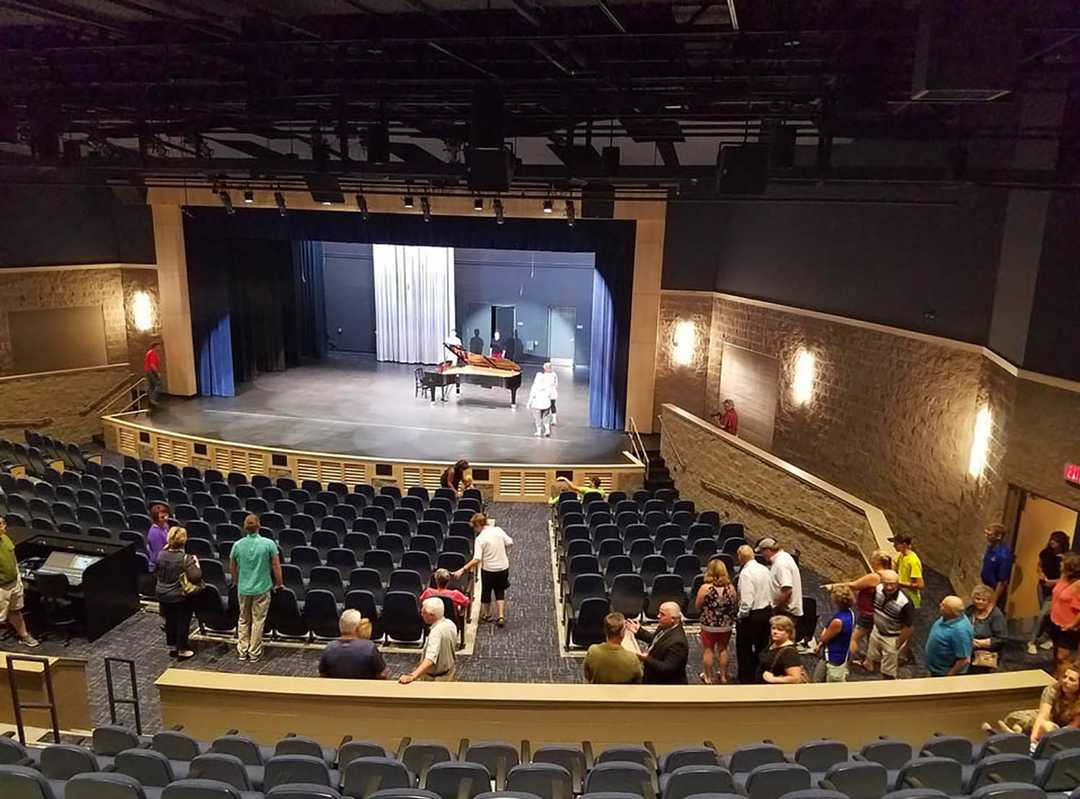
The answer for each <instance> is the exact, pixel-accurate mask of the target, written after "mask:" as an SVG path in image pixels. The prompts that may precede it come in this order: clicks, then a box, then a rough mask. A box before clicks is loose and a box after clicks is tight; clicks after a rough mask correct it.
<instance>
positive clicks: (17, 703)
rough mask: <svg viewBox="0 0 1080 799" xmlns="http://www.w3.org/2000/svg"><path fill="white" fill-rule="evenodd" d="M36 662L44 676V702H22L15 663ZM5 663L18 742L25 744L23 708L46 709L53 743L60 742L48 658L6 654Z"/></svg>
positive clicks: (54, 692)
mask: <svg viewBox="0 0 1080 799" xmlns="http://www.w3.org/2000/svg"><path fill="white" fill-rule="evenodd" d="M17 661H18V662H22V663H38V664H40V665H41V669H42V673H43V674H44V677H45V696H46V697H47V698H48V701H46V702H23V701H22V700H21V699H20V698H19V681H18V676H17V675H16V674H15V663H16V662H17ZM5 663H6V665H7V673H8V687H9V688H10V690H11V708H12V710H13V711H14V713H15V729H16V730H17V731H18V733H19V743H21V744H26V724H25V722H24V721H23V711H24V710H48V711H49V721H50V722H51V724H52V732H53V743H60V717H59V715H58V714H57V710H56V691H55V690H54V689H53V679H52V671H51V670H50V668H49V659H48V658H46V657H36V656H33V655H8V656H7V658H6V660H5Z"/></svg>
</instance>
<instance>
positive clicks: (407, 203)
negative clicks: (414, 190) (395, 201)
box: [401, 194, 413, 210]
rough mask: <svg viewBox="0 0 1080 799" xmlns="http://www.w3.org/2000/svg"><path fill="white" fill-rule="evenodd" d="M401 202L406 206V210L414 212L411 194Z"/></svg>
mask: <svg viewBox="0 0 1080 799" xmlns="http://www.w3.org/2000/svg"><path fill="white" fill-rule="evenodd" d="M401 201H402V203H403V204H404V205H405V207H406V208H408V209H410V210H412V208H413V200H412V195H411V194H406V195H405V196H404V197H402V198H401Z"/></svg>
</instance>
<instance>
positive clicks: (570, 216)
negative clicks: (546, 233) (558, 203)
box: [566, 200, 574, 227]
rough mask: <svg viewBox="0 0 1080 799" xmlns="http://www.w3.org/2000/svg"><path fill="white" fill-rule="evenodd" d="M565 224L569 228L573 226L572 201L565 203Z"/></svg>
mask: <svg viewBox="0 0 1080 799" xmlns="http://www.w3.org/2000/svg"><path fill="white" fill-rule="evenodd" d="M566 224H568V225H569V226H570V227H573V226H574V201H573V200H567V201H566Z"/></svg>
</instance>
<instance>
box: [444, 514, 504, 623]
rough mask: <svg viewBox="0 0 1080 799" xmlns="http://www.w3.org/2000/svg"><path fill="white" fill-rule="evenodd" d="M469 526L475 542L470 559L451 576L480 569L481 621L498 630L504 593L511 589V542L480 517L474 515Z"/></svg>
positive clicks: (481, 515) (500, 530) (502, 616)
mask: <svg viewBox="0 0 1080 799" xmlns="http://www.w3.org/2000/svg"><path fill="white" fill-rule="evenodd" d="M469 524H471V525H472V529H473V533H475V534H476V540H475V541H474V542H473V547H474V549H473V557H472V560H470V561H469V562H468V563H466V564H465V565H464V566H462V567H461V568H460V569H458V570H457V571H456V572H454V576H455V577H457V578H460V577H461V576H462V575H463V574H464V573H465V572H467V571H471V570H472V569H475V568H476V567H477V566H479V567H480V621H491V620H492V619H494V620H495V623H496V624H498V625H499V626H500V627H502V626H504V625H505V624H506V589H507V588H509V587H510V554H509V553H510V549H511V547H513V546H514V539H512V538H511V537H510V536H508V535H507V534H506V531H505V530H503V529H502V528H501V527H497V526H495V525H494V524H488V518H487V516H485V515H484V514H482V513H474V514H473V517H472V519H470V521H469ZM492 597H494V599H495V615H494V616H492V615H491V601H492Z"/></svg>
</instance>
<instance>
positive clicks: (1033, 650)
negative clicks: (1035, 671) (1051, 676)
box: [1027, 641, 1039, 655]
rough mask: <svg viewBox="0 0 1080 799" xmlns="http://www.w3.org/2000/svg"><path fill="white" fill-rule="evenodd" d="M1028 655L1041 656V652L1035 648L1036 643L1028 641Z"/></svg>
mask: <svg viewBox="0 0 1080 799" xmlns="http://www.w3.org/2000/svg"><path fill="white" fill-rule="evenodd" d="M1027 653H1028V654H1029V655H1037V654H1039V650H1038V649H1036V648H1035V642H1034V641H1028V645H1027Z"/></svg>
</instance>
